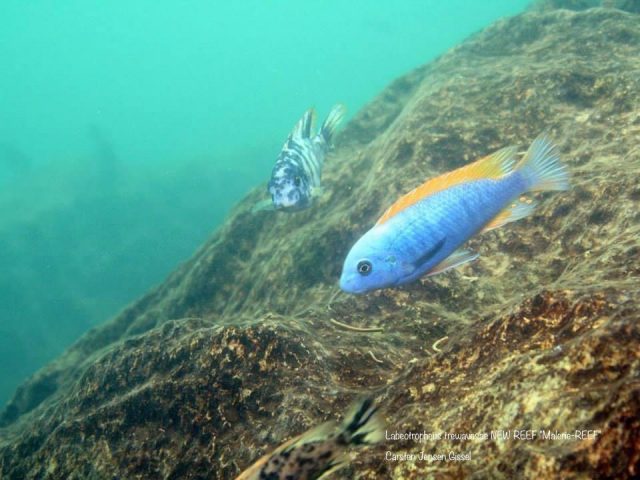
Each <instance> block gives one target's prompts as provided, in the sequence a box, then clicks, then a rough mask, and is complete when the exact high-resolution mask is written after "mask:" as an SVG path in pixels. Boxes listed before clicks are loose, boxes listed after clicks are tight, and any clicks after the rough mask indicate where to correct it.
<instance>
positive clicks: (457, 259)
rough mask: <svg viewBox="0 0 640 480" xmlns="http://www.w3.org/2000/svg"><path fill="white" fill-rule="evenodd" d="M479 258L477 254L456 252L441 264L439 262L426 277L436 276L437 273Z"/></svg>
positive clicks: (468, 251)
mask: <svg viewBox="0 0 640 480" xmlns="http://www.w3.org/2000/svg"><path fill="white" fill-rule="evenodd" d="M479 256H480V255H479V254H477V253H475V252H472V251H470V250H456V251H455V252H453V253H452V254H451V255H449V256H448V257H447V258H445V259H444V260H443V261H442V262H440V263H439V264H438V265H436V266H435V267H433V268H432V269H431V270H430V271H429V273H427V275H428V276H431V275H436V274H438V273H442V272H445V271H447V270H450V269H452V268H456V267H458V266H460V265H462V264H465V263H468V262H472V261H474V260H475V259H476V258H478V257H479Z"/></svg>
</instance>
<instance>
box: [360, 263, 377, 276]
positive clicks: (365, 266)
mask: <svg viewBox="0 0 640 480" xmlns="http://www.w3.org/2000/svg"><path fill="white" fill-rule="evenodd" d="M356 268H357V269H358V273H359V274H360V275H364V276H366V275H369V274H370V273H371V270H373V265H371V262H370V261H369V260H361V261H359V262H358V266H357V267H356Z"/></svg>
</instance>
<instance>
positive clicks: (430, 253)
mask: <svg viewBox="0 0 640 480" xmlns="http://www.w3.org/2000/svg"><path fill="white" fill-rule="evenodd" d="M446 240H447V237H442V238H441V239H440V240H439V241H438V242H436V243H435V244H434V245H433V246H432V247H431V248H429V249H428V250H427V251H426V252H425V253H424V254H422V255H421V256H420V257H418V258H417V259H416V260H414V261H413V262H412V265H413V269H414V270H418V269H420V268H421V267H422V266H423V265H424V264H425V263H427V262H428V261H429V260H431V259H432V258H433V257H435V256H436V255H437V253H438V252H439V251H440V250H442V247H444V242H445V241H446Z"/></svg>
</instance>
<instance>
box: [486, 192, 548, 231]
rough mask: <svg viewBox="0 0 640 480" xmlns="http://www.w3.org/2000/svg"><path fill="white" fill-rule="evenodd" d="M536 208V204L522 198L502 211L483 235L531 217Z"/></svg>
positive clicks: (488, 225) (487, 226)
mask: <svg viewBox="0 0 640 480" xmlns="http://www.w3.org/2000/svg"><path fill="white" fill-rule="evenodd" d="M535 208H536V203H535V202H534V201H533V200H531V199H528V198H526V197H521V198H519V199H517V200H515V201H514V202H512V203H511V205H509V206H508V207H507V208H505V209H504V210H502V211H501V212H500V213H499V214H498V215H497V216H496V217H495V218H494V219H493V220H491V221H490V222H489V223H488V224H487V225H486V226H485V227H484V228H483V229H482V230H481V233H484V232H488V231H489V230H493V229H494V228H499V227H501V226H503V225H505V224H507V223H510V222H515V221H516V220H520V219H521V218H524V217H527V216H529V215H531V213H532V212H533V210H534V209H535Z"/></svg>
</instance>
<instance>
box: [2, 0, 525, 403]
mask: <svg viewBox="0 0 640 480" xmlns="http://www.w3.org/2000/svg"><path fill="white" fill-rule="evenodd" d="M528 3H529V2H528V0H484V1H473V0H466V1H463V0H451V1H448V2H442V1H436V0H432V1H426V0H423V1H398V2H382V1H363V0H357V1H349V2H344V1H337V0H328V1H304V2H303V1H296V2H294V1H267V0H261V1H257V0H252V1H238V2H226V3H221V2H214V1H212V0H209V1H204V0H202V1H201V0H196V1H180V2H178V1H166V0H153V1H150V0H144V1H143V0H138V1H121V0H112V1H109V2H96V1H89V0H83V1H79V0H64V1H45V0H40V1H24V0H3V1H2V3H1V5H0V67H1V68H0V265H2V275H1V276H0V404H2V403H4V402H5V401H6V400H7V399H8V397H9V396H10V395H11V393H12V392H13V391H14V389H15V387H16V386H17V385H18V384H19V382H20V381H21V380H23V379H24V378H25V376H27V375H29V374H31V373H32V372H34V371H35V370H36V369H37V368H39V367H40V366H42V365H43V364H44V363H45V362H46V361H48V360H50V359H51V358H53V357H54V356H55V355H57V354H59V353H60V352H61V351H62V350H63V349H64V348H65V347H67V346H68V345H69V344H70V343H72V342H73V341H74V340H75V339H77V338H78V337H79V336H80V335H81V334H82V333H83V332H85V331H86V330H88V329H89V328H90V327H91V326H93V325H96V324H98V323H100V322H101V321H104V320H105V319H107V318H108V317H109V316H111V315H113V314H115V313H116V312H117V311H118V310H120V309H122V308H123V307H125V306H126V304H127V303H128V302H131V301H133V300H134V299H136V298H137V297H139V296H140V295H142V294H144V293H145V292H146V291H147V290H148V289H149V288H150V287H152V286H153V285H155V284H158V283H159V282H161V281H162V280H163V278H164V277H165V276H166V275H167V274H168V273H169V272H170V271H171V270H172V269H174V268H175V267H176V266H177V265H178V264H179V263H180V262H181V261H184V260H186V259H187V258H188V257H189V256H190V254H191V253H192V252H193V251H194V249H196V248H197V247H198V245H200V244H201V243H202V242H203V241H204V240H205V239H206V238H207V237H208V236H210V235H211V233H212V232H213V231H214V230H215V228H216V226H217V225H219V224H220V223H221V222H222V221H223V219H224V217H225V215H226V213H227V212H228V210H229V208H230V207H231V206H232V205H233V204H234V203H235V202H237V201H238V200H239V199H240V198H241V197H242V196H243V195H244V194H245V193H246V192H247V191H248V190H249V189H251V188H253V187H255V186H257V185H260V184H261V183H262V182H264V181H266V179H267V178H268V176H269V174H270V170H271V167H272V165H273V162H274V160H275V157H276V155H277V153H278V150H279V148H280V146H281V144H282V142H283V140H284V138H285V137H286V135H287V133H288V131H289V130H290V129H291V127H292V126H293V124H294V123H295V122H296V120H297V119H298V117H299V116H300V115H301V113H302V112H303V111H304V110H305V109H306V108H307V107H309V106H311V105H315V106H316V107H318V109H319V110H320V116H321V117H323V116H324V115H325V114H326V112H327V111H328V109H329V107H330V106H331V105H333V104H334V103H335V102H337V101H340V102H343V103H345V104H346V105H347V107H348V108H349V111H350V114H351V115H353V113H354V112H357V111H358V109H359V108H361V107H362V106H363V105H364V104H365V103H366V102H367V101H369V100H371V99H372V97H374V96H375V95H376V94H378V93H379V92H380V91H381V90H382V88H384V86H385V85H386V84H388V83H389V82H390V81H391V80H393V79H394V78H396V77H398V76H400V75H402V74H403V73H405V72H407V71H409V70H411V69H412V68H415V67H417V66H420V65H422V64H424V63H426V62H428V61H430V60H432V59H434V58H435V57H437V56H438V55H439V54H441V53H442V52H444V51H445V50H446V49H448V48H450V47H452V46H453V45H455V44H457V43H458V42H460V41H461V40H462V39H464V38H465V37H467V36H468V35H470V34H472V33H473V32H475V31H478V30H479V29H481V28H483V27H484V26H486V25H488V24H489V23H491V22H492V21H494V20H495V19H497V18H499V17H502V16H507V15H513V14H516V13H518V12H519V11H521V10H523V9H524V8H525V7H526V5H527V4H528Z"/></svg>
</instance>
